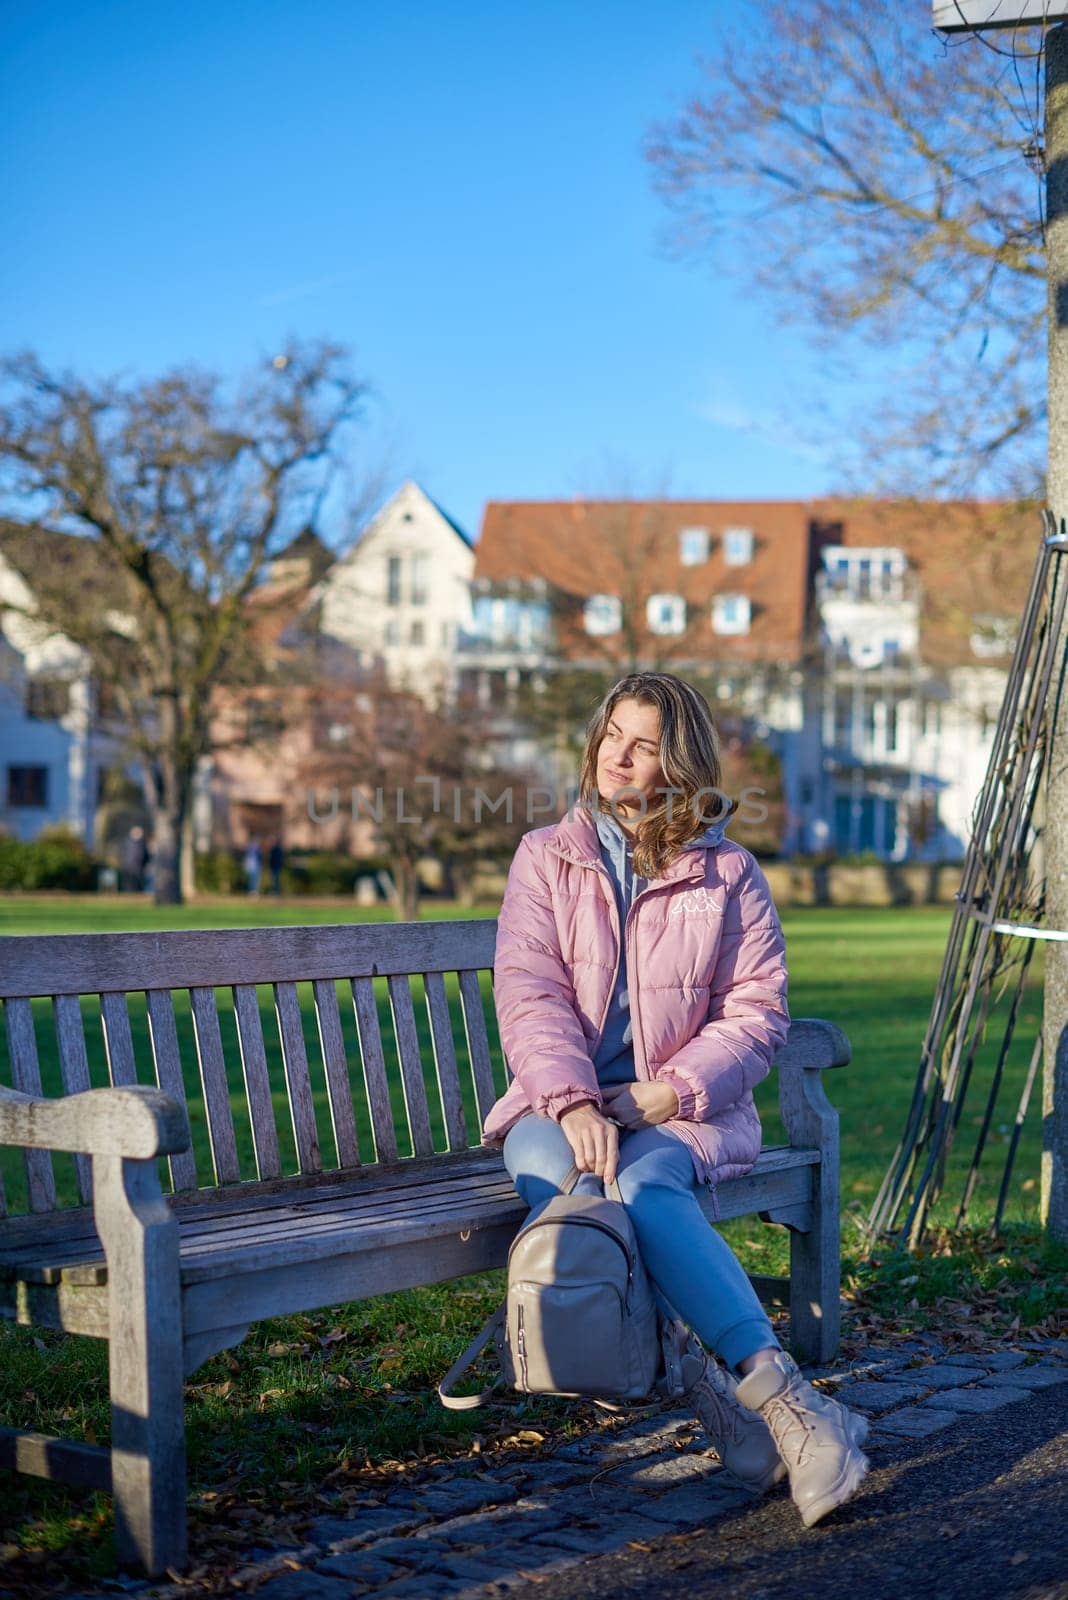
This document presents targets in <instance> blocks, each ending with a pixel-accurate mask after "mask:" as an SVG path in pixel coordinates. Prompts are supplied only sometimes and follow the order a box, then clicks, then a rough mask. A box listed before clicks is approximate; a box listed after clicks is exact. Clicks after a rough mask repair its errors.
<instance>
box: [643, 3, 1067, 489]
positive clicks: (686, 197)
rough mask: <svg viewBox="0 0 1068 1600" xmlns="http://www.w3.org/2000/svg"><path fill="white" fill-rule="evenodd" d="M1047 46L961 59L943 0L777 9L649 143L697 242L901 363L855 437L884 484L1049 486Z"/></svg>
mask: <svg viewBox="0 0 1068 1600" xmlns="http://www.w3.org/2000/svg"><path fill="white" fill-rule="evenodd" d="M1010 37H1011V36H1009V35H1005V36H1003V38H1010ZM1040 41H1041V33H1040V32H1039V31H1037V30H1033V29H1029V30H1025V31H1023V32H1022V33H1020V34H1019V35H1018V36H1017V38H1016V40H1015V42H1014V43H1013V45H1012V46H1011V47H1007V48H1004V47H1001V46H998V47H996V48H997V49H998V50H999V56H1000V58H998V57H992V56H991V54H990V49H991V48H995V47H991V46H984V43H983V42H982V41H980V40H978V39H976V38H974V37H972V38H969V39H967V40H965V41H962V42H961V43H960V45H959V46H958V47H955V48H952V50H951V49H950V47H948V46H947V45H946V44H945V43H944V42H943V41H942V40H940V39H939V38H938V37H937V36H936V35H934V34H932V32H931V28H930V7H929V5H928V4H927V0H909V3H908V4H895V5H887V6H877V5H872V4H871V3H870V0H765V3H764V4H763V5H762V6H761V7H760V8H759V9H758V12H757V15H756V16H755V17H754V18H753V19H751V23H750V25H749V26H748V28H747V31H746V33H745V35H744V36H740V37H724V38H723V40H722V41H721V45H720V47H719V48H718V49H717V51H716V53H715V55H714V56H712V57H710V58H708V59H706V60H704V61H703V62H702V63H701V72H702V79H701V83H700V87H699V88H698V90H697V92H696V93H695V94H694V96H693V97H692V99H691V100H690V102H689V104H688V105H687V106H686V108H685V110H684V111H682V113H681V114H679V115H677V116H676V117H675V118H674V119H673V120H672V121H670V122H667V123H665V124H663V125H661V126H659V127H657V128H656V129H655V130H654V131H653V133H652V135H651V137H650V140H649V145H648V155H649V159H650V161H651V163H652V165H653V168H654V172H655V177H656V182H657V184H658V187H659V189H660V190H661V192H662V194H663V196H664V198H665V199H666V200H667V202H668V203H669V205H670V206H671V208H672V209H673V211H674V213H675V216H676V219H677V223H678V226H677V229H676V230H675V241H676V243H677V244H678V245H679V246H680V247H681V248H682V249H683V250H685V251H689V252H693V253H696V254H698V255H701V256H704V257H706V258H708V259H710V260H713V261H714V262H715V263H716V265H717V266H724V267H734V268H735V269H737V270H739V271H740V272H741V273H742V274H743V275H744V277H745V279H746V280H747V281H755V282H756V283H757V284H758V285H759V287H760V289H761V290H762V292H763V293H764V294H765V295H766V296H767V298H768V300H769V303H770V304H772V305H774V306H776V307H777V308H778V310H779V311H780V313H781V315H782V317H783V318H784V319H785V320H801V321H807V322H808V323H809V325H810V326H811V327H813V328H814V329H815V330H816V331H817V332H818V333H819V335H821V336H822V337H823V339H824V343H825V347H826V348H828V349H829V350H833V349H834V348H835V346H836V345H837V347H838V348H839V350H840V351H841V352H844V351H847V350H848V349H849V348H850V346H849V341H850V340H852V339H854V338H856V337H858V336H860V337H866V338H868V339H869V340H870V341H872V342H873V343H874V344H875V345H876V346H877V347H878V348H879V349H880V350H881V351H882V352H883V355H884V356H885V352H886V350H887V349H891V350H893V351H894V352H895V356H894V358H893V362H892V364H891V365H890V366H889V367H888V368H884V376H885V377H886V389H885V394H884V395H880V397H879V400H878V404H877V407H876V408H875V413H876V414H874V415H873V414H871V413H870V412H869V414H868V415H866V416H865V417H861V418H857V419H856V423H855V426H854V427H853V429H851V430H850V438H849V439H846V438H844V437H841V436H840V437H839V440H838V443H839V447H840V458H841V459H842V460H843V464H844V465H846V466H847V467H848V466H850V465H852V468H853V472H854V476H855V477H857V478H858V479H859V480H863V482H864V486H865V487H880V486H883V485H881V484H879V482H878V479H879V477H880V474H883V475H884V476H885V478H886V480H887V481H888V482H891V483H892V484H893V487H894V488H895V490H896V491H898V492H902V491H907V490H908V489H909V488H913V487H916V488H918V487H921V486H922V487H924V488H927V489H928V490H929V489H931V488H932V487H934V488H941V489H944V490H958V491H959V490H964V489H967V490H974V489H976V488H986V489H997V490H999V491H1004V490H1010V491H1011V492H1034V491H1035V490H1036V488H1037V487H1038V485H1039V484H1040V482H1041V478H1042V466H1041V462H1042V448H1043V442H1044V441H1043V425H1044V420H1045V384H1044V379H1043V373H1044V365H1043V363H1044V358H1045V343H1044V340H1045V334H1044V317H1045V278H1044V273H1045V266H1044V238H1043V217H1042V201H1043V196H1042V190H1043V184H1042V162H1043V153H1042V148H1041V132H1040V130H1041V127H1042V104H1041V73H1040V72H1039V70H1038V65H1039V63H1038V59H1037V52H1038V49H1039V47H1040ZM850 445H853V446H854V449H853V450H852V452H850V449H849V446H850ZM873 480H875V481H874V482H873Z"/></svg>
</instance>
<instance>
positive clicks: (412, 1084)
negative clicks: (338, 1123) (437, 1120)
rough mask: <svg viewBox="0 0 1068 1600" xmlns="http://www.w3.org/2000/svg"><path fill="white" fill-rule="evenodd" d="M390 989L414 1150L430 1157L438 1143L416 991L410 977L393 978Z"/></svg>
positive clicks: (389, 983) (405, 1101) (391, 1008)
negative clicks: (414, 1001)
mask: <svg viewBox="0 0 1068 1600" xmlns="http://www.w3.org/2000/svg"><path fill="white" fill-rule="evenodd" d="M388 987H389V1005H390V1010H391V1011H392V1013H393V1031H394V1033H395V1034H396V1036H397V1053H398V1055H399V1057H400V1070H401V1083H402V1084H403V1085H404V1105H405V1109H406V1110H407V1112H408V1130H409V1132H410V1133H411V1136H412V1149H413V1150H414V1152H415V1154H416V1155H417V1156H430V1155H433V1154H434V1140H433V1137H432V1135H431V1132H430V1111H429V1108H428V1106H427V1103H426V1084H425V1083H424V1081H423V1061H422V1057H421V1055H420V1053H419V1034H418V1032H417V1030H416V1026H415V1011H414V1009H413V1007H412V988H411V984H410V982H409V981H408V978H407V977H406V976H404V977H393V978H390V979H389V980H388Z"/></svg>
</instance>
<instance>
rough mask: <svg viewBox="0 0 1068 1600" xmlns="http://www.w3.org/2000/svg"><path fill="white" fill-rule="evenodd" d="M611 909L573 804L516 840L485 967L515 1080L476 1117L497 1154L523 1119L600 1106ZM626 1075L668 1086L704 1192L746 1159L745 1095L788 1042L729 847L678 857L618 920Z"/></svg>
mask: <svg viewBox="0 0 1068 1600" xmlns="http://www.w3.org/2000/svg"><path fill="white" fill-rule="evenodd" d="M619 959H620V951H619V915H618V912H617V910H616V903H615V896H614V893H613V888H612V883H611V879H610V876H609V873H608V870H607V868H606V867H605V865H604V862H603V861H602V860H601V855H600V850H599V848H598V840H597V830H596V826H595V824H594V821H593V818H592V816H591V815H590V813H589V811H588V810H587V809H586V808H585V807H579V806H577V807H576V808H574V809H573V810H572V811H570V812H569V813H568V814H567V816H566V817H564V818H563V819H562V820H561V821H560V822H557V823H554V824H552V825H551V826H549V827H545V828H535V829H534V830H533V831H532V832H531V833H528V834H526V835H525V836H524V837H523V839H522V840H521V841H520V843H519V848H518V850H517V851H516V853H515V857H514V859H513V861H512V865H511V868H510V870H509V873H508V883H507V886H506V888H505V892H504V901H503V903H502V905H501V911H500V920H499V924H498V933H497V951H496V958H495V961H494V967H493V977H494V994H495V999H496V1008H497V1018H498V1022H499V1024H500V1032H501V1043H502V1045H503V1047H504V1053H505V1058H506V1060H507V1062H508V1066H509V1069H510V1070H511V1072H512V1074H513V1076H514V1080H515V1081H514V1082H513V1083H512V1084H511V1085H510V1087H509V1088H508V1090H507V1092H506V1093H505V1094H504V1095H503V1096H502V1097H501V1099H500V1100H498V1101H497V1103H496V1105H494V1106H493V1108H492V1110H491V1111H490V1113H489V1116H488V1117H487V1118H486V1122H485V1127H484V1129H483V1142H484V1143H486V1144H500V1143H501V1142H502V1141H503V1139H504V1136H505V1134H506V1133H507V1132H508V1130H509V1128H511V1127H512V1126H513V1124H514V1123H516V1122H518V1121H519V1118H520V1117H522V1116H524V1115H525V1114H526V1113H527V1112H528V1111H530V1110H532V1109H533V1110H535V1111H537V1112H538V1113H539V1115H541V1116H545V1117H552V1118H553V1119H554V1120H556V1121H559V1119H560V1116H561V1114H562V1113H563V1112H564V1111H566V1110H567V1108H568V1107H569V1106H572V1105H575V1104H576V1103H577V1102H579V1101H583V1100H590V1101H593V1102H594V1104H597V1105H600V1103H601V1097H600V1091H599V1089H598V1085H597V1074H596V1071H595V1069H594V1066H593V1059H592V1058H593V1055H594V1052H595V1051H596V1049H597V1044H598V1041H599V1039H600V1036H601V1032H602V1030H603V1028H604V1025H605V1019H606V1016H607V1013H608V1006H609V1002H610V1000H611V997H612V991H613V987H614V983H615V975H616V963H617V962H618V960H619ZM624 959H625V960H626V970H627V976H628V987H629V993H630V1009H631V1016H632V1023H633V1034H634V1060H635V1070H636V1074H637V1077H638V1078H639V1079H640V1080H641V1079H650V1078H657V1079H659V1080H660V1081H662V1082H665V1083H670V1084H671V1086H672V1088H673V1089H674V1090H675V1092H676V1093H677V1095H678V1097H679V1115H678V1116H677V1117H675V1118H673V1119H672V1120H671V1121H670V1122H666V1123H664V1124H663V1126H664V1128H665V1130H670V1131H671V1132H673V1133H674V1134H676V1135H677V1136H678V1137H679V1138H680V1139H682V1140H683V1141H684V1142H685V1143H686V1144H687V1145H688V1146H689V1148H690V1151H691V1153H692V1155H693V1158H694V1165H695V1167H696V1169H697V1175H698V1177H699V1178H700V1179H701V1181H702V1182H704V1183H706V1184H708V1185H709V1187H710V1188H714V1186H715V1185H716V1184H717V1183H720V1182H723V1181H725V1180H726V1179H728V1178H735V1177H740V1176H742V1175H743V1174H744V1173H746V1172H748V1171H749V1169H750V1167H751V1166H752V1165H753V1163H754V1161H755V1160H756V1158H757V1156H758V1155H759V1153H760V1119H759V1117H758V1116H757V1111H756V1106H755V1105H754V1103H753V1088H754V1086H755V1085H756V1084H758V1083H759V1082H760V1080H761V1079H762V1078H765V1077H766V1076H767V1074H768V1072H769V1071H770V1070H771V1063H772V1061H773V1060H774V1058H775V1053H776V1051H777V1050H778V1049H779V1048H780V1047H781V1046H782V1044H783V1043H784V1041H785V1039H786V1034H787V1030H788V1028H789V1023H790V1016H789V1012H788V1010H787V1006H786V986H787V980H786V945H785V940H784V939H783V932H782V926H781V924H780V922H779V918H778V914H777V912H776V910H775V904H774V901H773V900H772V898H771V891H770V890H769V888H768V883H767V879H766V878H765V876H764V874H763V872H762V871H761V870H760V867H759V865H758V863H757V861H756V858H755V857H754V856H753V855H752V854H751V853H750V851H748V850H746V849H745V848H744V846H742V845H740V844H736V843H735V842H734V840H733V839H726V838H725V839H723V841H722V842H721V843H720V844H719V845H718V846H717V847H715V848H714V849H694V850H686V851H683V852H682V854H681V855H680V856H679V857H678V858H677V859H676V860H675V861H674V862H673V863H672V865H671V866H670V867H669V868H668V869H667V871H666V873H665V875H664V876H663V877H662V878H656V879H654V880H653V881H652V882H650V883H649V885H648V887H647V888H645V889H643V890H642V892H641V893H640V894H639V895H638V896H637V898H636V899H635V901H634V903H633V905H632V906H631V908H630V911H629V912H628V915H627V921H626V928H625V957H624Z"/></svg>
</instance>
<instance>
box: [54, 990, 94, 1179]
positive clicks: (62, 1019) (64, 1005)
mask: <svg viewBox="0 0 1068 1600" xmlns="http://www.w3.org/2000/svg"><path fill="white" fill-rule="evenodd" d="M52 1021H53V1023H54V1025H55V1030H56V1045H57V1046H58V1048H59V1070H60V1073H61V1074H62V1077H63V1087H64V1089H66V1091H67V1093H68V1094H84V1093H85V1092H86V1090H87V1089H89V1087H90V1081H89V1056H88V1053H87V1052H86V1048H85V1027H84V1025H83V1023H82V1003H81V1000H80V999H79V998H78V996H77V995H76V994H57V995H56V998H55V1000H54V1001H53V1004H52ZM74 1172H75V1176H76V1178H77V1181H78V1197H79V1199H80V1200H82V1201H83V1202H84V1203H86V1204H89V1203H90V1202H91V1201H92V1198H93V1163H92V1161H91V1160H90V1158H89V1157H88V1156H86V1155H81V1154H78V1155H76V1156H75V1157H74Z"/></svg>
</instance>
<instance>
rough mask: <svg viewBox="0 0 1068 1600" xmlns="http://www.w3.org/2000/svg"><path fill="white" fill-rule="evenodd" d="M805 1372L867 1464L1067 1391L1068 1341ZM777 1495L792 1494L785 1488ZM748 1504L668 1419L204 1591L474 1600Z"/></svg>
mask: <svg viewBox="0 0 1068 1600" xmlns="http://www.w3.org/2000/svg"><path fill="white" fill-rule="evenodd" d="M804 1370H805V1372H806V1375H807V1376H808V1377H810V1378H811V1379H813V1381H816V1382H818V1384H819V1386H820V1387H821V1388H825V1389H827V1390H829V1391H832V1392H836V1393H838V1394H840V1395H841V1397H842V1399H843V1400H845V1402H846V1403H847V1404H848V1405H849V1406H851V1407H854V1408H855V1409H856V1410H858V1411H862V1412H864V1413H865V1415H867V1416H868V1417H869V1418H870V1419H871V1421H872V1431H871V1434H870V1436H869V1440H868V1443H867V1445H866V1446H865V1449H866V1451H867V1452H868V1453H869V1455H871V1457H872V1460H873V1464H874V1463H875V1462H877V1459H878V1451H879V1447H880V1444H886V1443H889V1442H891V1441H893V1442H895V1443H896V1442H900V1441H901V1440H903V1439H917V1440H920V1439H924V1438H926V1437H928V1436H929V1435H930V1434H933V1433H936V1432H939V1431H940V1430H942V1429H946V1428H951V1427H952V1426H953V1425H954V1423H957V1422H959V1421H960V1420H961V1419H962V1418H963V1417H965V1416H973V1415H975V1414H976V1413H981V1412H992V1411H996V1410H998V1409H1000V1408H1001V1407H1003V1406H1011V1405H1015V1404H1017V1403H1019V1402H1020V1401H1021V1400H1025V1399H1026V1398H1027V1397H1028V1396H1029V1395H1032V1394H1034V1393H1036V1391H1038V1390H1040V1389H1044V1388H1047V1387H1049V1386H1050V1385H1053V1384H1061V1383H1068V1341H1054V1340H1045V1341H1041V1342H1036V1343H1031V1344H1020V1345H1017V1346H1016V1347H1014V1348H1011V1349H1010V1348H1006V1349H1004V1350H1002V1351H999V1352H984V1353H983V1354H982V1355H975V1356H973V1355H960V1354H956V1355H949V1354H947V1353H946V1351H945V1349H944V1347H943V1346H941V1345H940V1344H938V1343H937V1342H936V1341H935V1340H933V1339H927V1338H924V1337H922V1336H920V1337H917V1338H914V1339H911V1340H907V1341H899V1342H897V1343H896V1344H895V1345H894V1346H893V1347H892V1348H891V1347H887V1348H877V1347H875V1346H872V1347H870V1348H869V1349H868V1351H867V1352H866V1354H865V1355H864V1357H863V1358H857V1359H854V1360H851V1361H849V1362H841V1363H838V1364H836V1365H834V1366H832V1367H812V1366H809V1367H806V1368H805V1369H804ZM863 1492H864V1491H863V1489H861V1491H860V1495H863ZM772 1493H773V1494H783V1495H788V1493H789V1490H788V1486H787V1485H786V1484H785V1483H784V1484H781V1485H779V1487H778V1488H777V1489H776V1490H773V1491H772ZM858 1499H859V1496H858ZM752 1504H753V1501H752V1499H751V1497H750V1496H749V1495H748V1494H746V1492H745V1491H744V1490H742V1489H741V1488H739V1487H738V1486H737V1485H736V1484H735V1483H734V1481H733V1480H732V1479H731V1478H730V1476H729V1474H727V1473H726V1472H724V1470H723V1469H722V1468H721V1467H720V1465H719V1462H718V1461H717V1459H716V1457H715V1455H714V1454H713V1453H712V1452H711V1450H710V1448H709V1444H708V1440H707V1437H706V1436H705V1435H704V1434H703V1433H702V1432H701V1431H700V1429H699V1427H698V1425H697V1424H696V1423H695V1422H694V1420H693V1418H692V1417H691V1416H689V1415H686V1414H684V1413H682V1412H662V1413H659V1414H657V1415H654V1416H645V1417H643V1418H642V1419H641V1420H640V1421H638V1422H635V1423H634V1424H632V1425H630V1426H625V1427H623V1428H622V1429H620V1428H619V1427H618V1426H615V1425H613V1426H612V1427H611V1429H610V1430H608V1429H606V1430H605V1431H604V1432H602V1433H598V1432H594V1433H591V1434H587V1435H585V1436H584V1437H583V1438H581V1439H579V1440H576V1441H574V1442H572V1443H569V1444H566V1445H563V1446H561V1447H559V1448H558V1449H556V1450H553V1451H552V1452H551V1453H549V1454H547V1455H545V1456H541V1457H538V1458H532V1457H529V1456H525V1457H523V1458H522V1459H521V1460H518V1461H515V1460H513V1461H512V1462H511V1463H510V1464H508V1465H502V1466H494V1467H492V1468H488V1469H487V1468H481V1469H480V1468H479V1467H478V1466H477V1465H476V1464H474V1463H472V1462H469V1461H467V1460H464V1461H463V1462H461V1463H453V1464H447V1465H443V1466H439V1467H435V1468H432V1469H428V1470H427V1472H426V1473H425V1474H423V1475H421V1476H420V1478H419V1479H418V1481H416V1482H412V1481H411V1480H410V1479H409V1480H408V1481H407V1482H406V1484H405V1486H404V1487H403V1488H399V1489H397V1490H394V1491H393V1492H391V1493H388V1494H385V1495H383V1496H381V1497H380V1498H378V1499H376V1500H374V1501H373V1502H372V1501H371V1500H370V1498H369V1499H368V1501H367V1503H366V1504H363V1505H356V1506H352V1507H350V1508H347V1510H346V1514H345V1515H344V1516H343V1517H342V1516H332V1517H319V1518H317V1519H315V1520H314V1521H311V1522H309V1523H308V1524H307V1526H306V1528H305V1529H304V1542H303V1544H300V1545H294V1546H291V1547H288V1548H276V1549H264V1550H261V1551H257V1552H254V1554H253V1558H252V1559H251V1560H250V1562H249V1563H248V1564H247V1565H246V1566H245V1567H244V1568H243V1569H242V1570H241V1571H240V1572H237V1573H235V1574H234V1575H233V1576H232V1578H231V1579H230V1580H229V1581H228V1583H227V1584H226V1586H225V1587H224V1588H221V1589H220V1588H213V1590H212V1593H215V1594H218V1593H223V1594H228V1593H245V1594H247V1593H249V1592H254V1593H255V1594H256V1595H257V1596H258V1597H259V1600H313V1597H315V1600H318V1597H321V1600H350V1597H351V1600H358V1597H360V1596H363V1595H374V1596H375V1597H376V1600H377V1597H378V1596H380V1595H381V1596H383V1597H385V1596H394V1595H395V1596H398V1597H401V1596H404V1597H406V1600H438V1597H439V1596H453V1595H456V1596H468V1597H470V1600H476V1597H479V1600H481V1597H489V1596H492V1595H500V1594H504V1593H505V1592H507V1591H508V1590H518V1589H522V1588H525V1587H528V1586H533V1587H536V1586H537V1582H538V1579H539V1578H542V1579H545V1578H547V1577H549V1576H550V1574H551V1575H555V1574H558V1573H561V1572H566V1571H567V1569H568V1568H573V1567H575V1566H576V1565H577V1564H578V1563H581V1562H585V1561H589V1560H591V1559H593V1558H596V1557H597V1556H598V1555H601V1554H603V1553H605V1552H611V1551H619V1550H624V1549H626V1548H627V1547H628V1546H634V1545H635V1544H637V1545H638V1546H645V1545H648V1544H649V1542H650V1541H652V1540H655V1539H658V1538H662V1537H663V1536H664V1535H666V1534H674V1535H678V1534H680V1533H685V1532H686V1531H687V1530H690V1529H695V1528H707V1527H708V1526H709V1525H710V1524H714V1522H715V1520H716V1518H717V1516H719V1515H721V1514H722V1513H725V1512H728V1511H731V1510H735V1511H736V1510H737V1509H738V1508H739V1507H740V1506H742V1507H744V1506H746V1505H752ZM124 1587H125V1592H127V1593H134V1594H137V1595H138V1596H140V1597H141V1600H149V1597H153V1600H155V1597H159V1600H164V1597H166V1600H172V1597H174V1600H177V1597H178V1596H179V1595H182V1596H190V1595H195V1594H196V1593H198V1592H199V1591H198V1589H197V1588H195V1587H192V1586H190V1585H189V1584H188V1583H186V1584H183V1585H178V1584H170V1583H167V1584H155V1585H150V1584H148V1583H145V1584H143V1585H141V1584H129V1585H128V1586H124ZM72 1600H78V1597H72Z"/></svg>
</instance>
